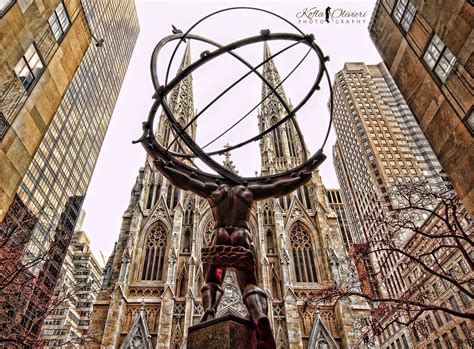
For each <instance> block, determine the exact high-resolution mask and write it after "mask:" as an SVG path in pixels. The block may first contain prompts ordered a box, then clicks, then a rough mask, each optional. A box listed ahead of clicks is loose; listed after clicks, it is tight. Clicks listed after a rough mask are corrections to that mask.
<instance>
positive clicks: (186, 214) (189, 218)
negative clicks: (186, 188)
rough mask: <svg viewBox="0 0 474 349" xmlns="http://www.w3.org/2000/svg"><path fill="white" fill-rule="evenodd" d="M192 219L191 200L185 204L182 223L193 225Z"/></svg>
mask: <svg viewBox="0 0 474 349" xmlns="http://www.w3.org/2000/svg"><path fill="white" fill-rule="evenodd" d="M193 220H194V207H193V204H192V202H189V203H188V205H187V206H186V210H185V211H184V221H183V224H184V225H191V226H192V225H193Z"/></svg>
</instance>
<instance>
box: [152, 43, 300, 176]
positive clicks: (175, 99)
mask: <svg viewBox="0 0 474 349" xmlns="http://www.w3.org/2000/svg"><path fill="white" fill-rule="evenodd" d="M271 56H272V54H271V51H270V47H269V45H268V42H266V41H265V42H264V44H263V59H264V60H267V59H269V60H268V61H267V62H266V63H265V64H264V65H263V74H262V75H263V77H264V78H265V79H266V80H267V81H268V82H269V84H270V85H271V86H272V88H275V87H277V86H278V87H277V93H278V94H279V95H280V96H281V98H282V99H283V101H284V102H285V103H286V104H287V105H290V103H289V100H288V98H287V96H286V93H285V91H284V89H283V86H282V84H281V77H280V74H279V72H278V69H277V68H276V66H275V62H274V61H273V59H270V58H271ZM191 63H192V61H191V44H190V40H188V42H187V43H186V48H185V51H184V55H183V58H182V60H181V64H180V66H179V68H178V73H179V72H181V71H183V70H184V69H185V68H186V67H188V66H189V65H190V64H191ZM272 88H270V87H269V86H268V85H267V84H266V83H264V82H262V100H263V102H262V104H261V106H260V112H259V114H258V123H259V130H260V132H262V131H263V130H265V129H268V128H269V127H271V126H272V125H274V124H275V123H276V122H278V121H280V120H281V119H282V118H283V117H284V116H285V115H286V114H287V112H286V110H285V108H284V107H283V105H282V104H281V103H280V101H279V100H278V98H277V97H276V96H275V94H273V93H272V92H271V91H272ZM168 103H169V105H170V107H171V110H172V112H173V113H174V115H175V117H176V119H177V120H178V122H180V123H181V124H182V125H183V126H185V125H187V124H188V122H189V121H190V120H191V119H192V118H193V117H194V115H195V114H194V98H193V85H192V75H191V74H190V75H188V76H187V77H186V78H184V79H183V80H182V81H181V82H180V83H179V84H178V85H177V86H176V87H175V88H174V89H173V91H172V92H171V93H170V97H169V101H168ZM290 108H292V107H291V105H290ZM165 119H166V117H164V115H162V116H161V118H160V123H159V129H158V135H157V136H158V138H159V139H160V140H161V141H163V142H165V143H167V142H168V141H169V140H170V139H171V140H172V139H173V138H174V136H173V133H172V132H170V130H169V125H168V122H167V121H166V120H165ZM296 127H297V125H296V122H285V123H284V124H282V125H280V126H279V127H278V128H276V129H275V130H274V131H273V132H271V133H270V135H271V137H264V138H262V139H261V140H260V146H261V157H262V159H261V160H262V169H261V170H262V173H263V174H269V173H276V172H280V171H284V170H287V169H289V168H292V167H295V166H296V165H299V164H300V163H301V162H302V159H301V153H302V150H301V145H300V142H299V138H298V132H297V129H296ZM167 128H168V129H167ZM187 132H188V134H189V135H190V136H191V137H193V138H195V137H196V123H194V124H193V125H191V126H190V127H189V128H188V129H187ZM164 138H166V139H164Z"/></svg>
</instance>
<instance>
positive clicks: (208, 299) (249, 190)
mask: <svg viewBox="0 0 474 349" xmlns="http://www.w3.org/2000/svg"><path fill="white" fill-rule="evenodd" d="M315 165H316V164H315ZM155 166H156V167H157V168H158V169H159V170H160V171H161V173H163V175H164V176H166V177H167V178H168V179H169V181H170V182H171V183H173V184H174V185H175V186H177V187H179V188H181V189H184V190H189V191H192V192H193V193H195V194H197V195H199V196H201V197H203V198H205V199H207V201H208V203H209V205H210V207H211V210H212V215H213V217H214V221H215V225H214V231H213V238H212V243H211V246H210V247H205V248H203V249H202V251H201V258H202V260H203V262H204V263H205V264H204V277H205V281H206V283H205V284H204V286H203V287H202V289H201V294H202V303H203V307H204V315H203V316H202V318H201V322H203V321H207V320H211V319H213V318H214V317H215V314H216V311H217V306H218V304H219V301H220V299H221V298H222V294H223V290H222V282H223V280H224V276H225V273H226V268H228V267H233V268H235V271H236V275H237V281H238V283H239V287H240V290H241V292H242V296H243V301H244V304H245V305H246V306H247V309H248V311H249V313H250V317H251V319H252V321H253V322H254V323H255V326H256V329H257V341H258V348H259V349H260V348H275V341H274V339H273V334H272V330H271V327H270V321H269V319H268V316H267V311H268V309H267V308H268V306H267V294H266V293H265V292H264V291H263V290H262V289H261V288H259V287H258V286H257V274H256V264H255V248H254V244H253V243H252V238H251V233H250V231H249V227H248V220H249V217H250V212H251V209H252V206H253V203H254V202H255V201H257V200H264V199H268V198H271V197H279V196H283V195H286V194H288V193H290V192H292V191H294V190H295V189H297V188H298V187H300V186H301V185H303V184H304V183H306V182H307V181H308V180H309V179H310V178H311V172H310V170H311V168H310V167H308V168H306V170H304V171H300V172H299V173H292V174H290V175H288V177H286V178H281V179H278V180H276V181H274V182H270V183H261V184H253V185H248V184H246V183H244V184H237V185H229V184H226V183H223V182H221V181H220V180H219V179H216V180H212V179H209V180H208V181H201V180H198V179H195V178H193V177H192V175H193V173H192V172H190V173H188V171H186V170H184V169H183V168H180V169H177V168H175V167H173V164H172V163H168V164H167V163H166V162H165V161H164V160H163V159H158V160H156V161H155Z"/></svg>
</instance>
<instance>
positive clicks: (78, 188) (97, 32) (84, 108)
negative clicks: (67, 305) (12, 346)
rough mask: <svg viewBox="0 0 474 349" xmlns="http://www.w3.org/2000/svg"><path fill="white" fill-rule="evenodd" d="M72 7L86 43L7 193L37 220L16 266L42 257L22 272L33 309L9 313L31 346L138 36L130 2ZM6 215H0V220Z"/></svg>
mask: <svg viewBox="0 0 474 349" xmlns="http://www.w3.org/2000/svg"><path fill="white" fill-rule="evenodd" d="M80 6H81V8H82V10H83V16H84V21H87V22H86V23H87V25H88V27H89V28H88V33H92V35H93V36H94V40H92V41H91V42H90V44H89V45H88V47H87V49H86V51H85V54H84V57H83V58H82V61H81V63H80V65H79V67H78V69H77V70H76V72H75V73H74V74H73V76H71V77H70V79H71V83H70V84H69V87H68V88H67V91H65V93H64V96H63V98H62V99H61V101H60V103H59V105H58V106H55V108H54V109H53V116H52V119H51V122H50V123H49V125H48V127H47V129H45V131H44V137H43V138H42V140H41V142H40V143H39V145H38V147H37V149H36V151H35V153H34V155H33V158H32V160H31V163H29V165H28V166H27V169H26V173H25V175H24V176H23V178H22V180H21V182H20V185H19V188H18V190H17V191H16V193H15V201H14V202H15V203H16V202H18V203H19V204H21V205H24V206H25V207H26V208H27V209H28V210H29V211H30V212H31V214H32V215H33V216H35V217H36V218H37V219H38V221H37V223H36V224H34V226H33V227H31V229H30V230H29V239H28V241H27V242H26V243H25V246H24V251H23V255H22V261H21V262H20V261H18V263H29V262H31V261H34V260H35V258H37V257H38V256H46V258H45V263H30V264H31V265H30V267H28V268H27V269H28V272H29V273H30V274H31V275H32V278H33V280H32V282H31V283H29V284H28V286H27V288H28V289H35V287H36V289H41V291H42V292H43V293H44V294H45V295H44V296H42V297H41V302H36V301H31V300H28V297H26V298H25V299H26V300H25V302H22V306H21V307H18V308H17V309H15V310H16V311H17V313H18V314H16V315H15V319H17V320H19V326H20V327H19V328H20V330H19V331H21V332H23V333H25V331H26V332H29V333H31V335H32V336H31V337H32V340H34V339H35V338H33V337H34V336H35V335H36V334H37V333H38V330H39V327H40V326H41V323H33V322H32V321H30V319H33V318H35V319H38V318H44V315H45V314H43V313H44V310H45V309H46V308H45V306H44V304H40V303H45V304H47V303H48V302H49V300H50V298H51V295H52V292H53V290H54V286H55V284H56V281H57V278H58V275H59V270H60V268H61V264H62V262H63V259H64V255H65V253H66V251H67V249H68V246H69V243H70V238H71V234H72V232H73V228H74V225H75V224H76V220H77V218H78V215H79V212H80V210H81V205H82V202H83V198H84V196H85V195H86V192H87V188H88V185H89V182H90V179H91V176H92V172H93V170H94V167H95V164H96V161H97V158H98V155H99V151H100V148H101V146H102V142H103V140H104V137H105V134H106V131H107V128H108V125H109V121H110V118H111V116H112V112H113V110H114V107H115V103H116V100H117V98H118V94H119V92H120V88H121V86H122V82H123V79H124V77H125V73H126V71H127V68H128V64H129V61H130V58H131V55H132V51H133V48H134V46H135V42H136V39H137V36H138V32H139V26H138V18H137V15H136V10H135V4H134V1H124V0H107V1H105V0H104V1H95V0H82V1H81V2H80ZM13 9H14V7H12V9H11V10H13ZM11 10H10V11H11ZM89 30H90V31H89ZM102 39H103V41H102ZM33 105H35V104H33ZM2 165H3V164H2ZM0 173H1V172H0ZM0 177H1V176H0ZM3 178H4V177H2V179H3ZM79 198H80V199H79ZM71 200H73V201H71ZM12 214H14V212H10V211H7V212H6V217H9V216H10V215H12ZM58 247H59V248H58ZM0 307H1V304H0ZM25 308H26V311H25ZM0 325H1V324H0ZM33 332H34V333H33Z"/></svg>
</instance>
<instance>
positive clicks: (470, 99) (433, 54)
mask: <svg viewBox="0 0 474 349" xmlns="http://www.w3.org/2000/svg"><path fill="white" fill-rule="evenodd" d="M404 4H407V2H401V1H400V0H398V1H397V0H379V1H378V2H377V5H376V7H375V10H374V12H373V18H372V20H371V23H370V26H369V31H370V36H371V38H372V40H373V42H374V44H375V46H376V47H377V49H378V51H379V52H380V55H381V56H382V58H383V61H384V63H385V64H386V65H387V67H388V69H389V70H390V74H391V75H392V76H393V79H394V80H395V82H396V84H397V85H398V88H399V89H400V92H401V94H402V95H403V97H404V98H405V100H406V102H407V103H408V105H409V107H410V109H411V110H412V112H413V114H414V115H415V117H416V120H417V122H418V123H419V125H420V127H421V129H422V131H423V132H424V134H425V135H426V138H427V139H428V141H429V143H430V144H431V147H432V148H433V150H434V152H435V154H436V156H437V157H438V159H439V161H440V163H441V165H442V166H443V169H444V171H445V172H446V174H447V175H448V176H449V178H450V180H451V182H452V183H453V185H454V188H455V189H456V191H457V193H458V195H459V196H460V197H461V199H463V203H464V206H465V207H466V209H467V211H468V212H469V213H470V215H471V216H472V215H473V213H474V171H472V164H473V163H474V152H473V149H474V138H473V134H474V114H473V107H472V106H473V104H474V96H473V90H472V86H473V84H474V82H473V75H474V72H473V69H474V68H473V64H472V54H473V45H472V33H473V27H472V23H473V22H474V7H473V6H472V3H471V2H470V1H465V0H452V1H423V0H410V1H408V4H407V5H406V6H405V5H404ZM433 43H436V45H433ZM434 47H436V48H434Z"/></svg>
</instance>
